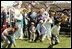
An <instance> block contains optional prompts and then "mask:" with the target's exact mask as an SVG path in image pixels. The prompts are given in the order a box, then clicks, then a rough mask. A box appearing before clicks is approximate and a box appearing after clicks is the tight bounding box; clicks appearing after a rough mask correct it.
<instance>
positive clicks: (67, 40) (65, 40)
mask: <svg viewBox="0 0 72 49" xmlns="http://www.w3.org/2000/svg"><path fill="white" fill-rule="evenodd" d="M48 46H49V43H48V40H47V39H45V41H44V42H39V41H38V42H37V43H30V42H29V40H27V39H23V40H16V47H14V46H12V48H48ZM54 48H71V37H67V36H64V35H60V43H59V44H58V45H55V46H54Z"/></svg>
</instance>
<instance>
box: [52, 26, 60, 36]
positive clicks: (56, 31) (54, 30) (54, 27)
mask: <svg viewBox="0 0 72 49" xmlns="http://www.w3.org/2000/svg"><path fill="white" fill-rule="evenodd" d="M60 28H61V27H60V26H57V25H55V26H53V27H52V30H51V33H52V34H54V35H59V31H60Z"/></svg>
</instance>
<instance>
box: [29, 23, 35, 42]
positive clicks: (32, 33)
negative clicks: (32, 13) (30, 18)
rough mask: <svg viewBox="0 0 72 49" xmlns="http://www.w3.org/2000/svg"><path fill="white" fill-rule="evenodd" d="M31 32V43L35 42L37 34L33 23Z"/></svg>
mask: <svg viewBox="0 0 72 49" xmlns="http://www.w3.org/2000/svg"><path fill="white" fill-rule="evenodd" d="M29 31H30V41H32V40H33V41H34V40H35V32H36V29H35V26H34V22H31V26H30V29H29Z"/></svg>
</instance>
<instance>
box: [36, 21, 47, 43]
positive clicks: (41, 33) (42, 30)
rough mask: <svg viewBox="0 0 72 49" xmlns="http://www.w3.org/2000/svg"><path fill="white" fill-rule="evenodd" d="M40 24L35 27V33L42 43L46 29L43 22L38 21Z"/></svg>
mask: <svg viewBox="0 0 72 49" xmlns="http://www.w3.org/2000/svg"><path fill="white" fill-rule="evenodd" d="M39 22H40V23H39V24H38V25H37V32H38V34H39V37H40V41H41V42H42V41H43V37H44V35H45V33H46V28H45V26H44V24H43V20H40V21H39Z"/></svg>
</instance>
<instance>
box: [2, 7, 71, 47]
mask: <svg viewBox="0 0 72 49" xmlns="http://www.w3.org/2000/svg"><path fill="white" fill-rule="evenodd" d="M20 10H21V8H10V9H5V8H4V7H1V37H2V38H1V39H2V41H5V42H4V44H2V48H6V47H7V46H8V47H7V48H11V46H12V44H14V46H17V45H16V41H15V39H24V38H28V40H29V41H30V42H37V40H40V42H43V41H44V40H45V38H47V39H48V42H49V48H50V47H52V46H53V45H55V44H58V43H59V38H58V36H59V33H60V28H61V25H63V24H64V23H66V22H68V23H70V21H71V16H70V15H69V16H68V15H66V14H64V13H62V12H60V11H56V12H51V11H46V9H45V8H40V9H39V10H38V11H35V10H34V9H31V8H28V7H27V8H23V9H22V10H21V11H20Z"/></svg>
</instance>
